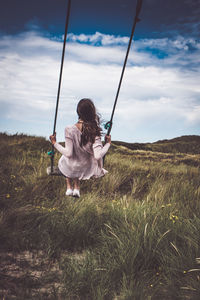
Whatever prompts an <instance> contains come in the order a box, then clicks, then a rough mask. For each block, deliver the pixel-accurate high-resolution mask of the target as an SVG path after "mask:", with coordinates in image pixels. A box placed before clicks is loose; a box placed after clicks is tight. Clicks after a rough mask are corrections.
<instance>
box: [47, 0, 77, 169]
mask: <svg viewBox="0 0 200 300" xmlns="http://www.w3.org/2000/svg"><path fill="white" fill-rule="evenodd" d="M70 9H71V0H68V5H67V16H66V22H65V35H64V42H63V50H62V59H61V65H60V76H59V83H58V92H57V100H56V111H55V118H54V125H53V135H54V134H55V132H56V122H57V115H58V104H59V100H60V89H61V82H62V72H63V65H64V58H65V46H66V40H67V32H68V24H69V16H70ZM54 154H55V152H54V146H53V144H52V150H51V151H50V152H48V155H50V157H51V173H53V169H54Z"/></svg>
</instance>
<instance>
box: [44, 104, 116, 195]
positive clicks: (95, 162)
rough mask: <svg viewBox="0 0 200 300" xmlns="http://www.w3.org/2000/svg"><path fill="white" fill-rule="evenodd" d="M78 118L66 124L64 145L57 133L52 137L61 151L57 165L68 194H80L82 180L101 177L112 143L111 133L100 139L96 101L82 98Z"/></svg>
mask: <svg viewBox="0 0 200 300" xmlns="http://www.w3.org/2000/svg"><path fill="white" fill-rule="evenodd" d="M77 114H78V122H77V123H76V124H74V125H72V126H67V127H66V128H65V147H63V146H61V145H60V144H59V143H57V142H56V135H51V136H50V140H51V142H52V144H53V145H54V147H55V148H56V149H57V150H58V151H59V152H60V153H61V154H62V156H61V158H60V160H59V163H58V168H59V170H60V172H61V173H62V174H63V175H64V176H65V177H66V183H67V191H66V195H67V196H74V197H80V180H85V179H90V178H91V177H96V178H97V177H101V176H103V175H105V174H106V173H107V171H106V170H105V169H104V168H103V156H104V155H105V154H106V152H107V151H108V149H109V147H110V144H111V136H107V135H106V136H105V145H104V146H103V145H102V142H101V131H102V130H101V127H100V120H99V117H98V115H97V113H96V108H95V106H94V103H93V102H92V101H91V100H90V99H82V100H80V101H79V103H78V106H77Z"/></svg>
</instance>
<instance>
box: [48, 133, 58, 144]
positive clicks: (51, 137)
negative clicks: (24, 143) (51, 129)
mask: <svg viewBox="0 0 200 300" xmlns="http://www.w3.org/2000/svg"><path fill="white" fill-rule="evenodd" d="M49 139H50V141H51V143H52V144H53V145H54V144H55V143H56V133H54V134H52V135H50V137H49Z"/></svg>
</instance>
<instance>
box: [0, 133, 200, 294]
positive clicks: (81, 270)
mask: <svg viewBox="0 0 200 300" xmlns="http://www.w3.org/2000/svg"><path fill="white" fill-rule="evenodd" d="M50 148H51V147H50V144H49V142H48V141H46V140H45V139H44V138H42V137H41V138H40V137H33V136H26V135H13V136H8V135H6V134H3V133H2V134H0V162H1V168H0V257H1V266H0V274H1V276H0V296H1V298H2V299H5V300H6V299H9V300H10V299H20V300H21V299H82V300H87V299H88V300H90V299H91V300H93V299H94V300H95V299H109V300H110V299H113V300H114V299H120V300H121V299H131V300H132V299H135V300H138V299H142V300H143V299H144V300H146V299H153V300H154V299H155V300H160V299H167V300H168V299H172V300H174V299H191V300H193V299H199V297H200V265H199V263H200V235H199V232H200V201H199V200H200V154H199V153H200V152H199V149H200V140H199V137H198V136H185V137H180V138H177V139H173V140H169V141H159V142H156V143H152V144H150V143H148V144H128V143H123V142H114V143H113V145H112V147H111V149H110V151H109V154H108V155H107V156H106V161H105V168H106V169H107V170H108V171H109V173H108V174H107V175H106V176H105V177H104V178H102V179H98V180H94V179H92V180H89V181H84V182H82V184H81V198H80V199H78V200H76V199H74V198H72V197H69V198H67V197H66V196H65V183H64V179H63V178H62V177H53V176H47V175H46V168H47V166H48V165H49V158H48V157H47V154H46V152H47V151H48V150H49V149H50ZM59 157H60V156H59V154H57V155H56V161H57V160H58V158H59Z"/></svg>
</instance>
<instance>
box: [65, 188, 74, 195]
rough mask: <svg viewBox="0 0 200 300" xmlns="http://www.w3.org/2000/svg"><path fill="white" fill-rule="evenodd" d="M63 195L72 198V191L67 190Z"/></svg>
mask: <svg viewBox="0 0 200 300" xmlns="http://www.w3.org/2000/svg"><path fill="white" fill-rule="evenodd" d="M65 194H66V196H73V191H72V189H67V190H66V193H65Z"/></svg>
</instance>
